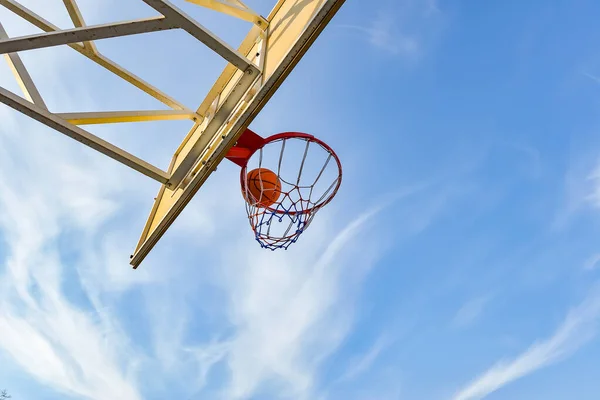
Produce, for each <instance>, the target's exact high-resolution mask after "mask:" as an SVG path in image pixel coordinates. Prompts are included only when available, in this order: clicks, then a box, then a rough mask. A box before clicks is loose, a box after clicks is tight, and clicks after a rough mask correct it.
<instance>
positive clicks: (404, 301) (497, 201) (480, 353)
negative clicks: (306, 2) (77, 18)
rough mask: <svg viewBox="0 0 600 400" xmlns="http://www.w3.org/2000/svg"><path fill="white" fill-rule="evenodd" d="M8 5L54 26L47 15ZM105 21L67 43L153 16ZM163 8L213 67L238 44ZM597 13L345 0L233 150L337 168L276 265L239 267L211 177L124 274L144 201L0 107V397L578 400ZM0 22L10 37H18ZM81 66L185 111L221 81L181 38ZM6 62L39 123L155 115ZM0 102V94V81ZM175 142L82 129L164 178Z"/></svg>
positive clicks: (229, 167)
mask: <svg viewBox="0 0 600 400" xmlns="http://www.w3.org/2000/svg"><path fill="white" fill-rule="evenodd" d="M23 3H24V4H25V5H27V6H29V7H31V8H32V9H33V10H35V11H36V12H38V13H39V14H41V15H44V16H45V17H47V19H49V20H50V21H52V22H54V23H55V24H57V25H60V26H63V27H67V26H69V20H68V15H67V14H66V12H64V11H63V10H62V8H61V7H62V6H61V2H60V1H58V0H53V1H49V0H48V1H44V2H41V1H40V0H29V1H23ZM100 3H101V4H100ZM118 3H120V2H119V1H118V0H111V1H105V2H97V1H94V0H85V1H84V0H81V8H82V12H83V15H84V16H85V17H86V20H87V22H88V23H89V24H93V23H103V22H109V21H114V20H122V19H130V18H138V17H145V16H150V15H153V13H152V10H150V9H149V8H147V7H146V6H144V5H143V4H141V3H142V2H141V1H140V2H133V1H132V2H127V4H126V6H125V7H126V8H123V7H122V5H121V7H119V8H117V7H116V6H115V5H116V4H118ZM175 3H176V4H178V5H181V6H182V7H184V8H185V9H186V10H187V11H189V12H190V13H192V14H193V15H194V16H196V17H197V18H199V19H200V20H201V21H202V22H203V23H204V24H205V25H206V26H208V27H209V28H211V29H214V30H215V31H217V32H218V33H219V34H221V35H223V36H225V37H226V38H227V39H228V40H230V41H231V42H232V43H236V41H238V40H239V39H240V38H241V37H242V35H243V32H244V29H246V28H247V26H246V25H244V24H240V23H239V22H237V21H235V20H232V19H231V18H228V17H224V16H218V15H215V14H212V13H209V12H206V11H202V10H200V9H198V8H195V7H194V6H192V5H189V4H187V5H186V4H184V3H183V1H178V2H175ZM247 3H248V4H249V5H251V6H253V7H254V8H255V9H257V10H259V11H261V12H262V13H264V14H267V12H268V10H269V9H270V6H271V5H272V4H271V3H272V2H271V1H267V0H264V1H248V2H247ZM599 12H600V4H598V3H597V2H594V1H592V0H573V1H559V0H556V1H534V0H532V1H528V2H466V1H452V2H451V1H444V0H437V1H436V0H396V1H391V0H389V1H382V2H359V1H350V0H349V1H348V2H347V3H346V5H345V6H344V7H343V8H342V10H341V11H340V12H339V14H338V15H337V16H336V18H335V19H334V20H333V21H332V22H331V24H330V25H329V27H328V28H327V29H326V31H325V32H324V33H323V35H322V36H321V37H320V39H319V40H318V41H317V43H316V44H315V45H314V47H313V48H312V49H311V51H310V52H309V53H308V54H307V56H306V57H305V58H304V59H303V61H302V62H301V63H300V65H299V66H298V67H297V69H296V70H295V71H294V72H293V74H292V75H291V76H290V78H289V79H288V81H287V82H286V84H285V85H283V86H282V87H281V89H280V90H279V92H278V93H277V94H276V95H275V97H274V98H273V101H272V102H271V103H270V104H269V105H268V106H267V107H266V108H265V110H264V112H263V113H262V114H261V115H260V116H259V117H258V118H257V119H256V120H255V122H254V123H253V124H252V126H251V127H252V128H253V129H254V130H255V131H257V132H259V133H260V134H262V135H264V136H267V135H270V134H274V133H278V132H282V131H289V130H296V131H305V132H309V133H312V134H315V135H316V136H318V137H320V138H322V139H323V140H325V141H326V142H327V143H329V144H330V145H331V146H332V147H333V148H334V149H335V150H336V151H337V152H338V154H339V155H340V158H341V159H342V162H343V164H344V182H343V185H342V189H341V190H340V192H339V194H338V196H337V197H336V200H335V201H334V202H333V203H332V204H330V205H329V206H328V207H327V208H326V209H325V210H323V211H322V213H321V214H320V215H318V216H317V219H316V220H315V222H314V224H313V225H311V227H310V229H309V230H308V231H307V232H306V233H305V234H304V235H303V237H302V238H301V240H300V241H299V242H298V243H296V245H295V246H293V247H292V248H290V249H289V250H288V251H285V252H283V251H281V252H270V251H269V252H265V251H262V250H261V249H260V248H259V247H258V246H257V244H256V242H255V241H254V240H253V236H252V234H251V231H250V228H249V226H248V223H247V220H246V216H245V212H244V206H243V203H242V198H241V195H240V193H239V187H238V185H239V184H238V180H237V174H238V170H237V169H236V168H237V167H235V165H233V164H224V165H223V166H222V167H221V168H219V170H218V171H217V173H216V174H213V175H212V176H211V178H210V180H209V181H208V183H207V184H206V186H205V188H203V190H202V191H201V192H200V193H199V194H198V196H197V197H196V198H195V199H194V201H193V202H192V203H191V204H190V206H189V207H188V208H187V209H186V210H185V212H184V213H183V214H182V216H181V218H180V219H179V220H178V221H177V223H176V224H175V225H174V226H173V227H172V229H171V230H170V231H169V233H168V234H167V235H166V236H165V237H164V239H163V240H162V241H161V243H160V245H159V246H158V247H157V248H156V249H155V250H154V251H153V252H152V254H151V256H150V257H149V258H148V259H147V261H146V262H145V263H144V264H143V266H142V267H141V268H140V269H139V270H137V271H133V270H131V269H130V268H129V265H128V255H129V254H130V253H131V250H132V248H133V246H134V245H135V243H136V241H137V237H138V234H139V232H140V230H141V227H142V226H143V223H144V221H145V218H146V216H147V212H148V210H149V209H150V207H151V204H152V198H153V197H154V196H155V195H156V192H157V189H158V188H157V186H156V184H155V183H154V182H153V181H150V180H148V179H146V178H144V177H142V176H140V175H138V174H137V173H135V172H132V171H130V170H128V169H127V168H126V167H123V166H121V165H119V164H116V163H115V162H114V161H112V160H109V159H106V158H104V157H102V156H100V155H98V154H96V153H94V152H93V151H91V150H89V149H86V148H82V147H80V145H78V144H77V143H75V142H73V141H71V140H69V139H67V138H64V137H62V136H61V135H59V134H57V133H55V132H53V131H52V130H50V129H47V128H45V127H43V126H42V125H40V124H37V123H34V122H31V121H29V120H28V119H26V118H24V117H23V116H21V115H19V114H17V113H16V112H13V111H12V110H10V109H8V108H7V107H1V108H0V113H1V115H2V120H3V124H2V126H1V127H0V388H6V389H7V390H8V391H9V392H10V393H11V394H12V395H13V398H14V399H15V400H23V399H49V400H52V399H64V398H73V399H109V398H110V399H113V398H126V399H164V398H174V399H175V398H176V399H323V400H337V399H344V400H348V399H349V400H352V399H360V400H363V399H384V400H387V399H402V400H404V399H406V400H422V399H427V400H429V399H431V400H438V399H439V400H474V399H483V398H485V399H490V400H503V399H511V400H518V399H532V398H543V399H547V400H554V399H556V400H559V399H574V398H575V399H578V400H586V399H595V398H596V397H597V395H596V394H597V393H598V392H599V391H600V386H599V385H600V384H599V383H598V379H597V376H598V374H600V366H599V365H598V363H597V359H598V356H600V340H599V337H598V333H599V332H598V323H599V322H600V275H598V274H599V272H598V271H599V270H600V246H599V245H598V241H597V237H598V235H599V234H600V219H599V216H600V210H599V208H600V140H599V139H598V138H597V132H598V131H599V128H600V118H599V116H600V113H599V110H600V53H599V52H598V48H597V47H598V46H597V42H598V41H599V40H600V28H599V27H598V24H597V23H596V20H597V18H596V17H595V16H596V15H598V13H599ZM0 19H1V20H2V23H3V24H4V25H5V27H6V29H7V30H8V32H9V34H10V35H11V36H16V35H24V34H29V33H35V32H36V30H35V28H32V27H31V26H29V25H28V24H27V23H23V22H20V21H19V20H18V19H15V18H14V17H11V16H10V14H9V13H8V12H6V10H0ZM98 46H99V48H100V50H102V51H103V52H104V53H105V54H107V55H108V56H110V57H113V58H114V59H115V60H116V61H118V62H120V63H122V64H123V65H125V66H126V67H127V68H130V69H132V70H133V71H134V72H136V73H138V74H139V75H140V76H142V77H143V78H144V79H147V80H149V81H151V82H152V83H154V84H155V85H156V86H159V87H161V88H164V89H165V90H166V91H168V92H169V93H170V94H172V95H173V96H174V97H176V98H177V99H179V100H181V101H183V102H184V103H186V104H188V105H189V106H190V107H195V106H196V105H197V104H198V103H199V101H200V100H201V98H202V96H203V94H204V93H205V92H206V90H208V88H209V87H210V85H211V84H212V82H213V81H214V79H215V78H216V77H217V75H218V73H219V72H220V70H221V69H222V67H223V63H222V62H220V60H218V58H217V57H210V52H209V51H208V50H204V49H202V47H201V46H200V45H198V44H196V43H195V42H194V41H193V40H192V39H190V38H189V37H187V36H186V35H185V34H183V33H176V32H167V33H157V34H152V35H149V36H148V37H146V38H143V39H140V38H128V39H125V40H123V41H104V42H99V43H98ZM148 49H154V51H155V52H154V53H152V54H147V53H146V51H147V50H148ZM23 58H24V61H25V63H26V65H27V66H28V67H29V69H30V72H31V74H32V75H33V77H34V79H35V80H36V82H37V83H38V86H39V88H40V90H41V92H42V94H43V95H44V98H45V99H46V101H47V103H48V105H49V106H50V107H51V109H53V110H55V111H62V112H66V111H86V110H98V109H102V110H113V109H131V108H153V107H157V104H156V103H155V102H154V101H153V100H148V98H147V97H146V96H144V95H142V94H140V93H138V92H137V91H136V90H135V89H133V88H130V87H128V86H125V85H124V84H123V83H121V82H120V81H118V80H117V79H113V78H112V77H111V76H110V75H108V74H106V73H105V72H104V71H102V70H101V69H99V68H96V67H95V66H94V65H93V64H91V63H89V62H87V60H85V59H84V58H83V57H82V56H81V55H79V54H77V53H76V52H73V51H72V50H70V49H62V48H61V49H47V50H40V51H33V52H28V53H25V54H23ZM86 78H87V79H86ZM0 84H1V85H2V86H3V87H6V88H9V89H11V90H14V91H15V92H17V91H18V87H17V85H16V83H15V82H14V79H13V77H12V75H11V74H10V71H9V69H8V67H7V66H6V65H4V64H3V65H1V66H0ZM188 128H189V124H186V123H182V122H177V123H172V122H168V123H167V122H163V123H148V124H138V125H136V124H133V125H129V124H127V125H115V126H109V127H94V128H90V130H91V131H92V132H94V133H97V134H99V135H101V136H102V137H105V138H107V139H110V140H112V141H114V142H115V143H117V144H118V145H120V146H123V147H124V148H126V149H128V150H130V151H132V152H134V153H135V154H138V155H141V156H143V157H144V158H146V159H148V160H149V161H152V162H153V163H155V164H157V165H160V166H164V167H165V168H166V165H167V163H168V161H169V159H170V155H171V154H172V152H173V150H174V149H175V148H176V146H177V145H178V142H179V141H180V140H181V138H182V137H183V136H184V135H185V133H187V129H188ZM149 143H151V145H149Z"/></svg>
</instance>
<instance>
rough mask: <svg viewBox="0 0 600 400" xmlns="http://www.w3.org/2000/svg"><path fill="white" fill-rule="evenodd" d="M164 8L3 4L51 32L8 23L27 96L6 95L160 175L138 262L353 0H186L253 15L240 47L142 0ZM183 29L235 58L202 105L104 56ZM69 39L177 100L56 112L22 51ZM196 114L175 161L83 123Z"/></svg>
mask: <svg viewBox="0 0 600 400" xmlns="http://www.w3.org/2000/svg"><path fill="white" fill-rule="evenodd" d="M140 1H143V2H144V3H146V4H147V5H148V6H150V7H152V8H153V9H154V10H155V11H156V12H158V13H159V14H160V15H159V16H156V17H152V18H146V19H140V20H133V21H121V22H115V23H110V24H103V25H95V26H86V24H85V21H84V20H83V17H82V15H81V12H80V10H79V8H78V7H77V3H76V0H63V3H64V5H65V7H66V8H67V11H68V13H69V16H70V17H71V20H72V22H73V24H74V28H71V29H60V28H58V27H56V26H54V25H53V24H51V23H50V22H48V21H46V20H45V19H43V18H42V17H40V16H39V15H37V14H35V13H34V12H33V11H31V10H29V9H27V8H26V7H24V6H22V5H21V4H20V3H18V2H17V1H15V0H0V5H1V6H4V7H5V8H7V9H8V10H10V11H12V12H13V13H15V14H16V15H18V16H20V17H22V18H24V19H25V20H27V21H29V22H30V23H32V24H33V25H35V26H37V27H38V28H39V29H41V30H42V31H44V32H45V33H42V34H36V35H28V36H24V37H18V38H9V37H8V35H7V34H6V32H5V31H4V28H3V27H2V25H1V24H0V54H4V55H5V57H6V58H7V61H8V62H9V65H10V66H11V67H12V70H13V73H14V75H15V77H16V78H17V80H18V82H19V85H20V86H21V89H22V90H23V93H24V95H25V97H21V96H18V95H16V94H14V93H12V92H10V91H8V90H6V89H4V88H2V87H0V101H1V102H3V103H4V104H6V105H8V106H9V107H11V108H13V109H15V110H17V111H19V112H21V113H23V114H25V115H28V116H29V117H31V118H33V119H34V120H37V121H39V122H41V123H43V124H45V125H47V126H49V127H51V128H53V129H55V130H57V131H58V132H61V133H63V134H65V135H67V136H69V137H71V138H73V139H75V140H77V141H79V142H81V143H83V144H85V145H87V146H89V147H91V148H93V149H95V150H97V151H99V152H101V153H103V154H104V155H106V156H108V157H111V158H113V159H115V160H116V161H119V162H121V163H123V164H125V165H127V166H129V167H131V168H133V169H135V170H137V171H138V172H140V173H142V174H144V175H146V176H148V177H150V178H152V179H154V180H156V181H158V182H160V183H161V188H160V190H159V193H158V195H157V197H156V199H155V202H154V205H153V207H152V210H151V212H150V216H149V217H148V220H147V222H146V225H145V227H144V229H143V231H142V235H141V237H140V240H139V241H138V244H137V247H136V249H135V252H134V254H133V255H132V256H131V260H130V263H131V265H132V266H133V267H134V268H137V267H138V266H139V265H140V263H141V262H142V261H143V260H144V258H145V257H146V256H147V255H148V253H149V252H150V251H151V250H152V248H153V247H154V246H155V245H156V243H157V242H158V241H159V240H160V238H161V237H162V236H163V235H164V233H165V232H166V231H167V229H168V228H169V227H170V226H171V224H172V223H173V222H174V221H175V219H176V218H177V216H178V215H179V214H180V213H181V212H182V210H183V209H184V208H185V206H186V205H187V204H188V203H189V202H190V200H191V199H192V198H193V196H194V195H195V194H196V193H197V191H198V190H199V189H200V187H201V186H202V185H203V184H204V182H205V181H206V180H207V179H208V177H209V176H210V175H211V174H212V172H213V171H214V170H215V169H216V167H217V165H218V164H219V163H220V162H221V161H222V160H223V159H225V157H226V155H227V152H228V150H229V149H230V148H231V147H233V146H234V145H235V143H236V141H237V140H238V138H239V137H240V136H241V135H242V133H243V132H244V131H245V130H246V128H248V126H249V124H250V123H251V122H252V120H253V119H254V118H255V117H256V115H257V114H258V113H259V112H260V111H261V109H262V108H263V107H264V106H265V104H266V103H267V102H268V101H269V100H270V98H271V97H272V96H273V94H274V93H275V92H276V90H277V89H278V88H279V86H280V85H281V84H282V82H283V81H284V80H285V79H286V78H287V76H288V75H289V74H290V72H291V71H292V70H293V69H294V67H295V66H296V65H297V63H298V62H299V61H300V59H301V58H302V57H303V56H304V54H305V53H306V51H308V49H309V48H310V47H311V46H312V44H313V42H314V41H315V40H316V39H317V37H318V36H319V34H320V33H321V32H322V31H323V29H324V28H325V26H327V24H328V23H329V21H330V20H331V19H332V18H333V16H334V15H335V14H336V13H337V11H338V10H339V9H340V7H341V6H342V5H343V3H344V2H345V0H278V1H277V3H276V4H275V7H274V8H273V10H272V11H271V13H270V14H269V16H268V17H266V18H265V17H262V16H260V15H259V14H258V13H256V12H254V11H252V10H251V9H250V8H249V7H247V6H246V5H245V4H243V3H242V2H241V1H239V0H186V1H188V2H190V3H194V4H196V5H199V6H203V7H207V8H211V9H213V10H215V11H218V12H222V13H225V14H228V15H231V16H233V17H237V18H240V19H243V20H245V21H249V22H251V23H252V24H253V26H252V28H251V29H250V31H249V33H248V35H247V36H246V38H245V39H244V40H243V41H242V43H241V45H240V46H239V48H238V49H234V48H232V47H231V46H230V45H228V44H227V43H226V42H224V41H223V40H221V39H220V38H219V37H218V36H217V35H215V34H214V33H212V32H210V31H209V30H208V29H206V28H205V27H204V26H202V25H200V23H198V21H196V20H194V19H193V18H191V17H190V16H189V15H187V14H186V13H185V12H183V11H182V10H181V9H179V8H178V7H176V6H175V5H173V4H172V3H170V2H169V1H168V0H140ZM170 29H181V30H184V31H186V32H187V33H188V34H190V35H191V36H193V37H194V38H195V39H197V40H198V41H200V42H201V43H203V44H204V45H206V46H207V47H209V48H210V49H212V50H213V51H214V52H215V53H217V54H218V55H220V56H221V57H222V58H224V59H225V60H226V61H227V62H228V64H227V66H226V68H225V70H224V71H223V73H222V74H221V75H220V77H219V78H218V79H217V81H216V83H215V84H214V85H213V87H212V89H211V90H210V91H209V93H208V95H207V96H206V98H205V99H204V101H203V102H202V103H201V104H200V106H199V107H198V108H197V110H196V111H193V110H191V109H189V108H188V107H186V106H185V105H183V104H182V103H180V102H178V101H177V100H175V99H174V98H172V97H170V96H168V95H167V94H165V93H164V92H162V91H160V90H159V89H157V88H155V87H153V86H152V85H150V84H149V83H147V82H145V81H143V80H142V79H140V78H139V77H137V76H135V75H134V74H133V73H131V72H129V71H127V70H126V69H124V68H123V67H121V66H120V65H118V64H117V63H115V62H114V61H112V60H110V59H108V58H106V57H105V56H103V55H102V54H101V53H100V52H99V51H98V49H97V48H96V46H95V44H94V41H95V40H101V39H107V38H117V37H122V36H128V35H137V34H143V33H148V32H156V31H161V30H170ZM61 45H67V46H70V47H71V48H73V49H75V50H76V51H78V52H79V53H81V54H82V55H84V56H86V57H87V58H89V59H91V60H92V61H94V62H96V63H97V64H99V65H101V66H102V67H104V68H106V69H107V70H109V71H110V72H112V73H113V74H115V75H117V76H119V77H120V78H122V79H124V80H125V81H127V82H129V83H131V84H132V85H134V86H136V87H137V88H139V89H141V90H143V91H144V92H146V93H147V94H148V95H150V96H152V97H154V98H155V99H157V100H159V101H161V102H162V103H163V104H165V105H166V106H168V107H169V108H170V109H167V110H141V111H140V110H137V111H112V112H84V113H77V112H72V113H52V112H51V111H49V110H48V108H47V106H46V104H45V103H44V101H43V99H42V96H41V95H40V93H39V91H38V90H37V88H36V87H35V84H34V83H33V81H32V79H31V76H30V75H29V74H28V72H27V69H26V68H25V66H24V65H23V62H22V61H21V59H20V57H19V55H18V52H20V51H27V50H33V49H39V48H46V47H52V46H61ZM173 119H189V120H192V121H193V122H194V126H193V128H192V129H191V130H190V132H189V133H188V135H187V136H186V138H185V139H184V141H183V142H182V144H181V145H180V146H179V148H178V149H177V150H176V152H175V154H174V156H173V159H172V161H171V164H170V166H169V168H168V169H167V171H164V170H162V169H160V168H158V167H155V166H153V165H151V164H149V163H147V162H146V161H144V160H142V159H140V158H138V157H136V156H134V155H133V154H130V153H128V152H126V151H124V150H122V149H120V148H118V147H117V146H114V145H112V144H111V143H109V142H107V141H105V140H103V139H101V138H99V137H97V136H95V135H93V134H92V133H90V132H88V131H86V130H84V129H83V128H81V127H80V125H88V124H109V123H122V122H140V121H156V120H173Z"/></svg>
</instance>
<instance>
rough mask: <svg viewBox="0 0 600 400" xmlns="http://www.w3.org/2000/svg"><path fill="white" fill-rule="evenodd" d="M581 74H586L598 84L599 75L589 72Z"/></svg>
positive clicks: (599, 81)
mask: <svg viewBox="0 0 600 400" xmlns="http://www.w3.org/2000/svg"><path fill="white" fill-rule="evenodd" d="M583 75H585V76H587V77H588V78H590V79H591V80H593V81H594V82H596V83H597V84H599V85H600V77H597V76H596V75H593V74H590V73H589V72H584V73H583Z"/></svg>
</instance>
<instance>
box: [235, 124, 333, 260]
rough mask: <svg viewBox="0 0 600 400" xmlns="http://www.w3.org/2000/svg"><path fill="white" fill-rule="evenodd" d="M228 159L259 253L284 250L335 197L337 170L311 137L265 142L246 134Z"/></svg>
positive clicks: (276, 138) (328, 150)
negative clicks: (237, 175)
mask: <svg viewBox="0 0 600 400" xmlns="http://www.w3.org/2000/svg"><path fill="white" fill-rule="evenodd" d="M227 158H228V159H230V160H231V161H233V162H235V163H237V164H238V165H240V166H241V167H242V170H241V173H240V183H241V189H242V195H243V198H244V199H245V201H246V212H247V215H248V220H249V222H250V226H251V227H252V230H253V231H254V234H255V238H256V240H257V241H258V242H259V243H260V245H261V247H263V248H267V249H271V250H276V249H281V248H283V249H287V248H288V247H289V246H290V245H291V244H292V243H295V242H296V241H297V240H298V238H299V237H300V235H301V234H302V233H303V232H304V231H305V230H306V229H307V228H308V226H309V225H310V223H311V222H312V220H313V218H314V217H315V215H316V214H317V212H318V211H319V210H320V209H321V208H323V207H324V206H325V205H327V204H328V203H329V202H330V201H331V200H332V199H333V197H334V196H335V195H336V193H337V191H338V189H339V187H340V185H341V182H342V164H341V162H340V160H339V158H338V156H337V155H336V154H335V152H334V151H333V150H332V149H331V148H330V147H329V146H328V145H327V144H326V143H324V142H323V141H321V140H319V139H317V138H315V137H314V136H312V135H309V134H306V133H299V132H286V133H280V134H277V135H273V136H271V137H268V138H266V139H263V138H261V137H260V136H258V135H257V134H255V133H254V132H252V131H250V130H247V131H246V132H245V133H244V134H243V135H242V137H241V138H240V140H238V143H237V146H236V147H234V148H232V150H230V152H229V154H228V157H227Z"/></svg>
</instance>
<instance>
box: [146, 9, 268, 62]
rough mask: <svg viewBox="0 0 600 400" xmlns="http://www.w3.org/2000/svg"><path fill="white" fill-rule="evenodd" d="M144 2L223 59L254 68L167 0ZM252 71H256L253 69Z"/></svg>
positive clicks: (240, 55)
mask: <svg viewBox="0 0 600 400" xmlns="http://www.w3.org/2000/svg"><path fill="white" fill-rule="evenodd" d="M143 1H144V3H146V4H148V5H149V6H150V7H152V8H154V9H155V10H156V11H158V12H159V13H161V14H162V15H164V16H165V17H166V18H167V19H169V20H170V21H171V23H174V24H176V25H177V26H179V27H180V28H181V29H183V30H184V31H186V32H187V33H189V34H190V35H192V36H193V37H195V38H196V39H198V40H199V41H200V42H202V43H204V44H205V45H206V46H208V47H209V48H211V49H212V50H213V51H214V52H216V53H217V54H219V55H220V56H221V57H223V58H224V59H225V60H227V61H229V62H230V63H232V64H233V65H235V66H236V67H237V68H238V69H240V70H242V71H246V70H248V69H254V70H256V67H255V66H254V64H252V63H251V62H250V60H248V59H247V58H246V57H244V56H243V55H242V54H240V53H239V52H238V51H237V50H235V49H234V48H233V47H231V46H229V45H228V44H227V43H225V42H224V41H222V40H221V39H220V38H219V37H217V36H216V35H215V34H214V33H212V32H210V31H209V30H208V29H206V28H205V27H204V26H202V25H200V24H199V23H198V22H196V21H195V20H194V19H193V18H191V17H190V16H188V15H187V14H186V13H184V12H183V11H182V10H180V9H179V8H177V7H175V6H174V5H173V4H171V3H170V2H169V1H167V0H143ZM253 72H254V73H256V72H258V71H257V70H256V71H253Z"/></svg>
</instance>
